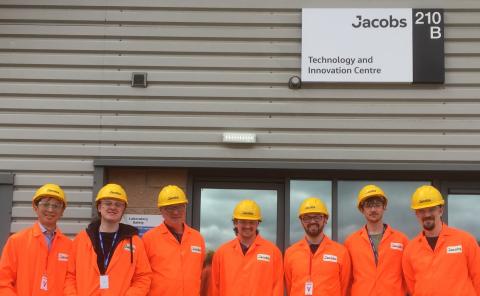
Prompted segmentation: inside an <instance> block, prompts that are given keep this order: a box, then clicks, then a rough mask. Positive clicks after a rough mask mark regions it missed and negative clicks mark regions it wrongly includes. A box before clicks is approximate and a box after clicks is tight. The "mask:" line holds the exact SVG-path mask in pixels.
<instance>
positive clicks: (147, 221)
mask: <svg viewBox="0 0 480 296" xmlns="http://www.w3.org/2000/svg"><path fill="white" fill-rule="evenodd" d="M162 222H163V217H162V216H161V215H141V214H126V215H124V216H123V219H122V223H125V224H128V225H132V226H134V227H136V228H137V229H138V232H139V235H140V236H143V234H144V233H145V232H147V231H148V230H149V229H152V228H154V227H156V226H158V225H160V224H161V223H162Z"/></svg>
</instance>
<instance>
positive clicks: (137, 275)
mask: <svg viewBox="0 0 480 296" xmlns="http://www.w3.org/2000/svg"><path fill="white" fill-rule="evenodd" d="M133 241H134V250H135V251H136V253H137V261H136V262H135V271H134V273H133V278H132V283H131V285H130V288H128V290H127V293H126V294H125V295H126V296H134V295H135V296H137V295H138V296H143V295H147V294H148V292H149V291H150V284H151V282H152V269H151V268H150V263H149V261H148V257H147V253H146V252H145V247H144V245H143V242H142V240H141V239H140V238H139V237H138V236H134V237H133Z"/></svg>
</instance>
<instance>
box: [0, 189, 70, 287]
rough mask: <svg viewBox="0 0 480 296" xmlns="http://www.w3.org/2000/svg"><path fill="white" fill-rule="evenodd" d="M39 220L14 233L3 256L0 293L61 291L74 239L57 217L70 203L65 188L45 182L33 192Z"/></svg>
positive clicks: (0, 269) (34, 207) (34, 205)
mask: <svg viewBox="0 0 480 296" xmlns="http://www.w3.org/2000/svg"><path fill="white" fill-rule="evenodd" d="M32 204H33V210H34V211H35V213H36V214H37V217H38V219H37V221H36V222H35V224H34V225H33V226H32V227H29V228H27V229H24V230H22V231H20V232H18V233H16V234H13V235H12V236H11V237H10V238H9V239H8V240H7V243H6V244H5V247H4V248H3V253H2V258H1V260H0V295H2V296H14V295H25V296H26V295H28V296H35V295H62V294H63V287H64V283H65V276H66V273H67V263H68V260H69V257H70V252H71V248H72V241H71V240H70V239H69V238H68V237H66V236H65V235H63V234H62V232H61V231H60V229H59V228H58V227H57V221H58V220H59V219H60V217H62V215H63V211H64V210H65V207H66V205H67V201H66V198H65V192H64V191H63V190H62V188H60V186H58V185H56V184H45V185H43V186H42V187H40V188H39V189H38V190H37V191H36V192H35V195H34V196H33V201H32Z"/></svg>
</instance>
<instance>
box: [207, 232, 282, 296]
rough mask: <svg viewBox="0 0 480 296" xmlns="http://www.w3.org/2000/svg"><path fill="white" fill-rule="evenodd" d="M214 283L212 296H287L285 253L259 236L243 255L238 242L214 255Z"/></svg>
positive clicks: (236, 239) (231, 242)
mask: <svg viewBox="0 0 480 296" xmlns="http://www.w3.org/2000/svg"><path fill="white" fill-rule="evenodd" d="M211 280H212V285H211V293H210V295H212V296H244V295H248V296H283V266H282V253H281V252H280V250H279V249H278V247H277V246H276V245H274V244H273V243H271V242H269V241H267V240H266V239H264V238H262V237H261V236H260V235H257V237H256V238H255V241H254V242H253V244H252V245H251V246H250V248H249V249H248V251H247V253H246V254H245V255H243V252H242V247H241V246H240V240H239V239H238V238H235V239H233V240H231V241H229V242H227V243H225V244H223V245H222V246H220V247H219V248H218V250H217V251H216V252H215V254H214V255H213V261H212V274H211Z"/></svg>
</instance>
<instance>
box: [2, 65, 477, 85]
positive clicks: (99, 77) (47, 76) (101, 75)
mask: <svg viewBox="0 0 480 296" xmlns="http://www.w3.org/2000/svg"><path fill="white" fill-rule="evenodd" d="M447 70H448V69H447ZM131 74H132V71H131V70H127V71H118V70H117V71H115V70H109V71H106V70H103V71H100V70H80V69H77V70H63V69H55V70H52V69H49V70H45V69H35V68H21V69H15V68H5V69H4V71H2V72H0V80H7V81H8V80H10V81H11V80H17V81H35V82H48V81H53V82H76V83H80V82H84V83H98V82H104V83H126V82H127V83H128V82H129V81H130V79H131ZM294 74H297V73H294ZM291 76H292V72H291V71H288V72H287V71H285V72H272V71H258V72H249V73H241V72H240V73H239V72H235V71H233V70H230V71H225V70H218V71H213V70H210V71H198V70H197V71H187V70H163V71H157V70H150V71H148V82H149V83H150V84H151V85H152V84H169V83H175V84H180V83H184V82H185V81H188V82H189V83H202V84H237V85H238V84H248V85H249V86H254V85H256V84H263V85H265V84H268V85H285V83H286V82H287V81H288V79H289V78H290V77H291ZM18 77H21V78H18ZM445 80H446V81H447V82H448V83H449V84H451V85H454V84H461V85H480V75H479V74H478V73H475V72H473V73H472V72H462V73H458V72H452V71H450V72H447V73H446V77H445Z"/></svg>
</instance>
